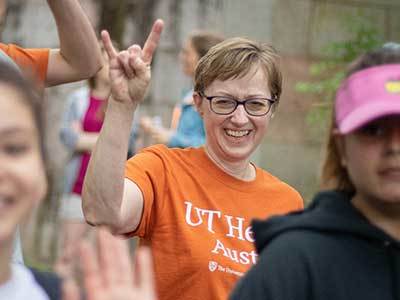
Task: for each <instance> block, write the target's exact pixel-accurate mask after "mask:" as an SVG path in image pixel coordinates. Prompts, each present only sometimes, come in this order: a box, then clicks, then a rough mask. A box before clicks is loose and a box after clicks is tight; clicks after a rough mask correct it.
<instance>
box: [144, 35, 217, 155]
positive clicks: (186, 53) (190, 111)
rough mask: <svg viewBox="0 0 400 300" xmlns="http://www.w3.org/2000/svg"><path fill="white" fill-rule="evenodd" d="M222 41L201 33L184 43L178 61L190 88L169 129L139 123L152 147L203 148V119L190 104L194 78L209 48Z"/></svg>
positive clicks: (146, 119) (153, 123)
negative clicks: (163, 145)
mask: <svg viewBox="0 0 400 300" xmlns="http://www.w3.org/2000/svg"><path fill="white" fill-rule="evenodd" d="M222 41H223V37H222V36H220V35H218V34H215V33H212V32H205V31H204V32H203V31H202V32H195V33H193V34H191V35H190V36H189V38H188V39H187V41H186V42H185V44H184V46H183V48H182V50H181V52H180V56H179V57H180V62H181V66H182V71H183V73H184V74H185V75H186V76H188V77H189V78H190V79H191V81H192V87H191V88H190V89H189V91H186V92H185V93H184V96H183V99H182V101H181V102H180V103H179V104H178V105H177V106H176V107H175V109H174V111H173V114H172V120H171V128H169V129H168V128H164V127H162V125H161V124H157V122H154V120H155V119H152V118H149V117H145V118H142V119H141V125H142V128H143V130H144V132H145V133H150V134H151V136H152V138H153V141H154V142H155V143H157V144H165V145H167V146H168V147H178V148H186V147H199V146H201V145H203V144H204V141H205V132H204V124H203V119H202V118H201V117H200V115H199V114H198V112H197V111H196V107H195V105H194V102H193V84H194V74H195V69H196V66H197V63H198V61H199V60H200V59H201V58H202V57H203V56H204V55H205V54H206V53H207V51H208V50H209V49H210V48H211V47H212V46H214V45H216V44H218V43H219V42H222Z"/></svg>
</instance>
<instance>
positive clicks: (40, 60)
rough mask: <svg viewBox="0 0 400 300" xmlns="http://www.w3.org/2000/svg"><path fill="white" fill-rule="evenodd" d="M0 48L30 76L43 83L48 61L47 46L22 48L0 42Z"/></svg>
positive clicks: (48, 51)
mask: <svg viewBox="0 0 400 300" xmlns="http://www.w3.org/2000/svg"><path fill="white" fill-rule="evenodd" d="M0 48H1V49H2V50H3V51H4V52H5V53H6V54H7V55H8V56H9V57H10V58H11V59H12V60H13V61H15V63H16V64H17V65H18V66H20V67H21V69H22V70H23V71H24V72H25V73H26V74H27V75H28V76H31V77H32V78H35V79H36V80H38V81H39V84H41V85H44V83H45V81H46V77H47V67H48V63H49V53H50V49H48V48H38V49H24V48H21V47H19V46H17V45H14V44H8V45H6V44H0Z"/></svg>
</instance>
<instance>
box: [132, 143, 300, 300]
mask: <svg viewBox="0 0 400 300" xmlns="http://www.w3.org/2000/svg"><path fill="white" fill-rule="evenodd" d="M125 176H126V177H127V178H128V179H130V180H132V181H133V182H135V183H136V184H137V185H138V186H139V188H140V189H141V191H142V193H143V196H144V211H143V215H142V219H141V222H140V224H139V226H138V228H137V230H136V231H135V233H134V234H135V235H138V236H139V237H140V238H141V243H145V244H148V245H150V246H151V248H152V251H153V256H154V266H155V276H156V285H157V292H158V297H159V300H179V299H182V300H195V299H196V300H205V299H206V300H219V299H223V300H224V299H228V295H229V293H230V291H231V290H232V288H233V286H234V284H235V283H236V281H237V280H238V279H239V278H240V277H241V276H242V275H243V274H244V273H245V272H246V271H247V270H248V269H249V268H250V267H251V266H252V265H253V264H255V262H256V259H257V254H256V252H255V250H254V247H253V241H254V240H253V234H252V231H251V228H250V221H251V220H252V219H253V218H261V219H262V218H267V217H269V216H271V215H276V214H284V213H287V212H290V211H294V210H299V209H302V208H303V201H302V198H301V196H300V195H299V193H298V192H297V191H296V190H294V189H293V188H292V187H290V186H288V185H287V184H285V183H283V182H282V181H280V180H279V179H277V178H276V177H274V176H272V175H271V174H269V173H268V172H266V171H264V170H262V169H260V168H256V179H255V180H254V181H250V182H246V181H242V180H239V179H236V178H234V177H232V176H230V175H228V174H226V173H225V172H223V171H222V170H221V169H219V168H218V167H217V166H216V165H215V164H214V163H213V162H212V161H211V160H210V159H209V158H208V156H207V154H206V153H205V150H204V148H186V149H169V148H167V147H165V146H163V145H156V146H153V147H149V148H147V149H145V150H144V151H143V152H141V153H139V154H137V155H136V156H134V157H133V158H131V159H130V160H129V161H128V162H127V165H126V173H125ZM288 271H290V270H288Z"/></svg>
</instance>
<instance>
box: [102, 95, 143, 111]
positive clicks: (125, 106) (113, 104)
mask: <svg viewBox="0 0 400 300" xmlns="http://www.w3.org/2000/svg"><path fill="white" fill-rule="evenodd" d="M137 106H138V104H137V103H135V102H133V101H131V100H130V99H124V100H122V99H116V98H115V97H114V96H113V95H111V96H110V97H109V98H108V107H107V110H108V109H109V108H111V109H116V110H120V111H122V112H123V111H127V112H132V111H135V110H136V107H137Z"/></svg>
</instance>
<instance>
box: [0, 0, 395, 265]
mask: <svg viewBox="0 0 400 300" xmlns="http://www.w3.org/2000/svg"><path fill="white" fill-rule="evenodd" d="M1 3H2V7H0V14H2V18H1V20H2V22H1V30H0V31H1V39H2V42H4V43H16V44H18V45H21V46H23V47H50V48H54V47H58V39H57V32H56V26H55V24H54V19H53V18H52V17H51V14H50V11H49V8H48V6H47V4H46V1H45V0H29V1H28V0H8V1H4V2H1ZM80 3H81V4H82V6H83V8H84V10H85V12H86V13H87V15H88V16H89V18H90V20H91V22H92V24H93V26H94V27H95V28H97V32H99V30H100V29H107V30H109V31H110V33H111V36H112V37H113V38H114V40H115V43H116V45H118V47H120V48H121V49H125V48H126V47H127V46H129V45H131V44H132V43H139V44H143V41H144V39H145V37H146V35H147V33H148V32H149V29H150V27H151V25H152V23H153V21H154V19H155V18H158V17H160V18H163V19H164V20H165V25H166V28H165V30H164V33H163V35H162V38H161V42H160V46H159V48H158V50H157V53H156V56H155V60H154V61H153V68H152V69H153V78H152V84H151V88H150V91H149V93H148V95H147V99H146V101H145V102H144V103H143V104H142V106H141V107H140V110H139V114H140V116H139V119H140V118H141V119H142V120H143V121H142V122H141V124H136V125H135V124H133V127H134V129H133V131H134V133H133V138H132V139H133V142H132V149H133V150H132V153H134V151H137V150H138V149H140V148H141V147H143V146H147V145H150V144H152V143H154V142H160V140H159V139H160V137H159V135H157V134H154V131H155V129H154V128H153V129H151V128H150V127H152V126H153V127H162V128H164V129H165V130H166V131H168V130H170V128H171V126H172V129H174V128H175V127H176V126H177V124H176V121H175V120H174V117H173V116H174V114H173V113H172V112H173V111H174V107H179V104H180V103H181V102H182V101H184V98H185V97H184V95H185V94H186V93H187V92H188V91H190V90H191V88H192V78H191V74H190V70H189V71H188V70H187V68H186V69H185V63H186V67H187V64H188V62H187V60H188V55H189V54H188V51H190V49H188V47H189V48H190V47H191V46H193V45H192V44H193V43H192V44H190V37H191V35H192V34H193V33H194V32H198V31H199V30H202V31H212V32H214V33H215V34H216V35H220V36H224V37H231V36H245V37H249V38H252V39H256V40H260V41H264V42H267V43H269V44H272V45H274V47H275V48H276V49H277V50H278V52H279V53H280V54H281V57H282V59H281V64H282V68H283V72H284V74H283V75H284V85H283V95H282V97H281V103H280V106H279V108H278V110H279V113H278V114H277V115H276V117H275V118H274V120H273V122H272V123H271V126H270V129H269V132H268V134H267V135H268V138H266V139H265V140H264V144H263V145H262V146H261V147H260V148H259V150H258V151H257V153H256V154H255V155H254V158H253V160H254V161H255V162H256V164H258V165H259V166H260V167H262V168H264V169H266V170H268V171H270V172H271V173H273V174H275V175H276V176H278V177H279V178H281V179H282V180H284V181H286V182H288V183H289V184H290V185H292V186H293V187H295V188H296V189H297V190H298V191H299V192H300V193H301V194H302V196H303V197H304V199H305V200H306V201H307V200H309V198H310V197H311V195H312V194H314V193H315V191H316V190H317V188H318V179H317V178H318V172H319V167H320V161H321V155H322V153H321V146H322V145H323V144H324V142H325V141H324V140H323V138H322V137H323V136H326V134H325V132H326V130H327V124H329V119H330V116H329V114H328V111H329V108H330V105H331V101H332V97H333V95H334V91H335V90H336V88H337V86H338V84H339V82H340V80H341V79H342V78H343V76H344V74H343V73H342V70H344V68H343V65H345V64H346V63H348V62H349V61H351V60H353V59H354V58H355V57H356V56H358V54H360V53H361V52H364V51H366V50H369V49H373V48H375V47H377V46H378V45H381V44H382V43H383V42H386V41H399V40H400V2H399V1H398V0H248V1H239V0H162V1H161V0H113V1H109V0H81V1H80ZM188 41H189V46H188ZM98 77H101V74H100V75H99V76H98ZM97 79H98V80H100V82H101V78H100V79H99V78H97ZM88 86H89V88H92V86H90V83H89V85H88V83H86V82H81V83H74V84H68V85H63V86H60V87H55V88H49V89H46V106H45V107H46V109H47V112H46V124H47V125H46V141H47V143H46V149H47V158H48V160H49V166H50V168H49V170H48V174H49V180H50V181H49V182H50V185H49V187H50V189H49V194H48V197H47V199H46V201H45V203H44V204H43V205H42V207H41V208H40V209H39V210H38V211H37V212H36V213H35V216H34V217H33V218H32V219H31V220H29V221H27V224H25V226H24V227H23V228H22V235H23V242H24V252H25V258H26V260H27V261H28V263H31V264H33V265H35V266H37V267H43V268H48V267H49V266H51V265H52V264H53V262H54V261H55V260H56V258H57V255H58V254H57V253H58V252H59V251H58V245H59V238H60V232H61V222H60V220H61V218H60V211H62V209H61V207H62V205H61V203H62V201H61V199H62V197H63V192H64V189H65V174H66V166H67V165H68V163H69V162H70V161H71V157H72V155H73V153H72V152H71V151H70V150H69V149H68V147H66V145H65V144H66V143H65V141H64V142H63V141H62V140H61V139H60V131H62V127H63V120H64V119H65V113H66V111H67V110H68V108H67V103H69V101H68V98H70V97H71V95H73V94H74V93H76V91H77V90H78V89H85V88H86V89H87V88H88ZM100 94H101V91H100ZM175 117H176V115H175ZM149 128H150V129H149ZM150 133H151V134H150ZM161 141H163V142H164V143H166V144H168V141H169V138H164V140H162V139H161ZM67 144H68V143H67ZM275 157H280V158H281V159H275ZM282 158H285V159H282Z"/></svg>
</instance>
